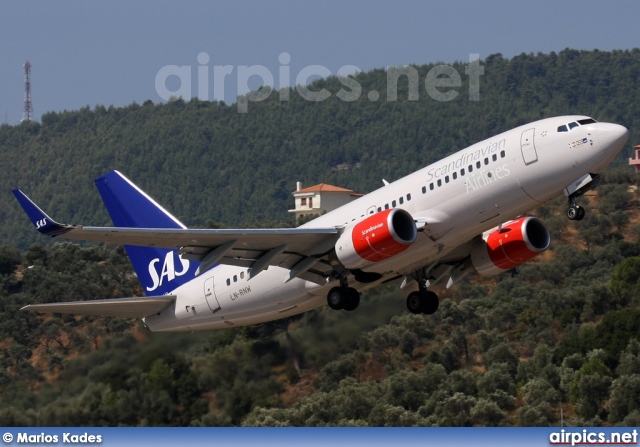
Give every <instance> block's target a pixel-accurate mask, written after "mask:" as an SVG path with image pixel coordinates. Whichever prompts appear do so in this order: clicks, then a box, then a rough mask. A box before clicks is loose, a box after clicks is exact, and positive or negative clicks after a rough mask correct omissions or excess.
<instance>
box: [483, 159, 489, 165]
mask: <svg viewBox="0 0 640 447" xmlns="http://www.w3.org/2000/svg"><path fill="white" fill-rule="evenodd" d="M484 164H485V165H488V164H489V157H487V158H485V159H484Z"/></svg>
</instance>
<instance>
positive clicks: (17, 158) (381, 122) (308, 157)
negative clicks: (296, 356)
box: [0, 49, 640, 249]
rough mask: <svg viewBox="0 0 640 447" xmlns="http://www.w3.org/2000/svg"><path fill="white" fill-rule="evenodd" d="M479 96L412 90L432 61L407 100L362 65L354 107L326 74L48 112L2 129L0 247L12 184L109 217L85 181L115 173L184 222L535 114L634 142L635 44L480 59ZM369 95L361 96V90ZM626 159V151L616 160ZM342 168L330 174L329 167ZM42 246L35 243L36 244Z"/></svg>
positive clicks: (22, 221) (338, 178) (251, 210)
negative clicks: (587, 121)
mask: <svg viewBox="0 0 640 447" xmlns="http://www.w3.org/2000/svg"><path fill="white" fill-rule="evenodd" d="M481 65H482V67H484V74H483V75H482V76H480V88H479V94H480V100H479V101H469V96H468V92H469V86H468V79H469V77H468V76H466V75H465V74H464V73H465V66H464V64H463V63H456V64H454V67H455V68H456V70H457V71H458V72H459V73H460V75H461V78H462V86H461V87H460V88H457V89H455V90H456V91H458V92H459V94H458V96H457V97H456V98H455V99H454V100H452V101H447V102H442V101H436V100H434V99H431V97H429V96H428V95H427V94H426V92H425V88H424V80H425V78H426V74H427V72H428V71H429V70H430V69H432V68H433V65H423V66H419V67H417V69H418V72H419V79H420V88H419V94H420V98H419V100H417V101H413V100H412V101H410V100H409V99H408V94H407V89H408V87H407V80H406V77H402V78H400V82H399V88H398V100H397V101H387V100H386V89H387V83H386V79H387V77H386V72H385V70H382V69H379V70H374V71H371V72H368V73H360V74H358V75H357V77H356V80H357V81H358V83H359V84H360V85H361V87H362V91H363V92H364V94H363V95H361V97H360V98H359V99H358V100H356V101H352V102H347V101H341V100H340V99H338V97H337V96H336V93H337V92H339V91H340V90H341V89H343V88H344V85H343V84H341V83H340V82H339V81H338V79H336V78H329V79H327V80H321V81H317V82H316V83H315V84H314V85H313V86H312V87H311V89H314V90H319V89H321V88H326V89H327V90H328V91H329V92H331V93H333V94H332V96H331V97H330V98H329V99H327V100H324V101H321V102H312V101H307V100H305V99H303V98H302V97H301V96H300V95H298V94H297V93H296V92H295V91H294V92H291V94H290V95H289V96H290V100H289V101H286V102H281V101H279V100H278V99H279V95H278V94H276V93H273V94H271V96H270V97H269V98H268V99H267V100H265V101H263V102H251V103H249V106H248V113H238V108H237V107H236V105H235V104H232V105H226V104H221V103H217V102H202V101H197V100H195V99H194V100H191V101H189V102H184V101H181V100H178V101H174V102H171V103H168V104H157V105H154V104H153V103H152V102H151V101H148V102H145V103H144V104H142V105H137V104H133V105H131V106H129V107H126V108H114V107H109V108H106V107H102V106H98V107H96V108H95V109H93V110H91V109H89V108H84V109H81V110H79V111H72V112H62V113H48V114H45V115H44V116H43V117H42V123H23V124H22V125H19V126H7V125H4V126H0V166H2V168H3V173H2V176H0V192H1V194H0V222H1V225H2V227H1V228H0V243H6V244H9V245H13V246H19V247H21V248H23V249H24V248H27V247H28V246H29V245H30V244H31V243H33V241H34V235H33V234H32V233H31V230H32V229H31V228H30V227H29V224H28V221H27V219H26V217H25V216H24V215H23V213H22V211H21V210H20V209H19V206H18V205H17V203H16V201H15V199H14V198H13V196H12V195H11V193H10V190H11V189H12V188H15V187H20V188H21V189H23V190H24V191H25V192H27V194H29V195H30V196H32V198H33V199H34V200H35V201H36V202H37V203H38V204H40V205H41V206H42V207H43V208H44V209H45V210H47V211H48V212H50V213H51V214H52V217H54V218H57V219H58V220H60V221H62V222H68V223H82V224H91V225H107V224H110V221H109V218H108V216H107V214H106V212H105V211H104V210H103V207H102V204H101V202H100V199H99V196H98V194H97V193H96V190H95V187H94V185H93V179H94V178H96V177H97V176H99V175H100V174H102V173H104V172H106V171H108V170H111V169H119V170H120V171H122V172H123V173H124V174H125V175H127V176H128V177H130V178H131V179H133V180H134V181H135V182H136V183H138V184H139V185H140V186H141V187H142V188H143V189H144V190H145V191H147V192H149V193H150V194H151V195H152V196H153V197H154V198H155V199H156V200H158V201H159V202H160V203H162V204H163V205H164V206H165V207H166V208H167V209H169V210H170V211H172V212H173V213H174V214H175V215H177V216H178V217H179V218H180V219H181V220H183V221H184V222H185V223H186V224H187V225H189V226H197V227H206V226H207V225H208V222H210V221H213V222H217V223H220V224H222V225H226V226H229V227H238V226H253V225H269V224H270V223H269V222H270V221H278V222H284V223H285V224H286V222H287V220H288V219H289V218H290V217H289V214H288V213H287V209H288V208H292V207H293V200H292V198H291V192H292V191H293V190H294V189H295V182H296V181H303V182H304V183H305V184H306V185H312V184H315V183H320V182H326V183H332V184H336V185H340V186H343V187H346V188H350V189H353V190H355V191H358V192H362V193H365V192H369V191H371V190H373V189H376V188H378V187H380V186H382V182H381V179H382V178H384V179H386V180H389V181H392V180H395V179H397V178H400V177H401V176H404V175H406V174H408V173H410V172H411V171H413V170H415V169H417V168H419V167H422V166H425V165H426V164H428V163H429V162H432V161H434V160H436V159H438V158H441V157H442V156H444V155H446V154H449V153H452V152H454V151H456V150H459V149H461V148H463V147H466V146H468V145H469V144H472V143H474V142H476V141H479V140H482V139H485V138H488V137H489V136H491V135H492V134H495V133H498V132H501V131H504V130H507V129H509V128H512V127H514V126H516V125H519V124H522V123H525V122H529V121H533V120H535V119H539V118H543V117H549V116H553V115H559V114H578V113H579V114H586V115H590V116H593V117H594V118H596V119H597V120H601V121H612V122H616V123H620V124H623V125H625V126H627V127H628V128H630V129H631V130H632V132H633V134H632V138H631V141H640V138H638V132H640V131H639V130H638V129H640V126H635V125H634V120H636V119H637V118H636V115H637V114H636V113H635V111H636V110H637V101H638V98H640V82H638V81H639V78H640V50H638V49H634V50H631V51H614V52H601V51H589V52H587V51H576V50H565V51H562V52H560V53H558V54H555V53H551V54H538V55H533V54H522V55H520V56H517V57H514V58H513V59H505V58H503V57H501V56H500V55H492V56H489V57H487V58H486V59H485V60H483V61H482V62H481ZM371 90H376V91H378V92H379V93H380V95H381V96H380V99H379V100H378V101H375V102H374V101H370V100H369V99H368V97H367V96H368V95H367V94H366V93H367V92H369V91H371ZM623 157H624V156H623ZM339 167H340V168H347V169H338V168H339ZM41 241H44V239H41Z"/></svg>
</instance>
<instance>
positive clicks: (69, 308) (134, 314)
mask: <svg viewBox="0 0 640 447" xmlns="http://www.w3.org/2000/svg"><path fill="white" fill-rule="evenodd" d="M175 301H176V296H175V295H164V296H146V297H132V298H115V299H108V300H91V301H75V302H64V303H49V304H30V305H28V306H24V307H23V308H22V309H20V310H30V311H33V312H49V313H60V314H75V315H97V316H106V317H122V318H144V317H147V316H149V315H155V314H158V313H160V312H162V311H163V310H165V309H166V308H167V307H169V306H171V305H172V304H173V303H174V302H175Z"/></svg>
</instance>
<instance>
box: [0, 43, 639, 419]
mask: <svg viewBox="0 0 640 447" xmlns="http://www.w3.org/2000/svg"><path fill="white" fill-rule="evenodd" d="M482 65H483V66H484V67H485V73H484V75H483V76H482V77H481V84H480V101H477V102H471V101H469V100H468V98H467V97H466V95H465V94H462V93H464V92H466V91H467V90H466V87H464V86H463V87H462V88H460V89H459V90H460V92H461V94H460V95H459V97H458V98H456V99H455V100H453V101H451V102H438V101H434V100H431V99H429V98H427V97H421V99H420V100H419V101H408V100H407V98H406V94H403V92H402V91H401V92H400V93H399V95H398V96H399V101H397V102H386V101H384V100H383V98H384V92H385V88H386V87H385V85H384V81H385V72H384V71H383V70H376V71H373V72H370V73H363V74H360V75H358V77H357V79H358V80H359V82H360V84H361V85H362V87H363V90H364V91H365V92H366V91H368V90H370V89H377V90H378V91H380V92H381V93H383V95H382V96H383V98H382V99H381V100H379V101H377V102H371V101H368V100H367V99H366V95H365V96H363V98H361V99H360V100H358V101H354V102H341V101H339V100H337V99H336V98H335V97H332V98H331V99H328V100H326V101H323V102H318V103H312V102H309V101H304V100H302V99H301V98H299V97H296V95H295V94H292V95H291V101H289V102H286V103H281V102H279V101H278V100H277V96H273V97H272V98H270V99H268V100H267V101H264V102H260V103H250V104H249V111H248V113H246V114H239V113H237V109H236V107H235V106H234V105H225V104H219V103H209V102H199V101H195V100H192V101H190V102H183V101H180V100H179V101H175V102H172V103H169V104H163V105H154V104H152V103H151V102H148V103H145V104H143V105H132V106H129V107H127V108H125V109H116V108H109V109H106V108H103V107H97V108H96V109H95V110H89V109H83V110H80V111H75V112H64V113H50V114H47V115H45V116H44V117H43V120H42V121H43V122H42V123H40V124H38V123H31V124H28V123H24V124H22V125H20V126H14V127H11V126H2V127H0V163H1V164H2V166H3V168H4V171H3V176H2V178H0V185H2V188H3V189H4V192H3V193H2V194H0V213H2V215H1V218H2V219H1V222H2V224H3V225H4V226H3V228H2V229H3V231H2V238H3V239H2V240H1V241H0V244H4V245H0V425H3V426H11V425H41V426H52V425H53V426H55V425H127V426H139V425H174V426H189V425H193V426H201V425H246V426H254V425H268V426H272V425H294V426H306V425H341V426H347V425H351V426H353V425H375V426H385V425H395V426H398V425H400V426H409V425H428V426H430V425H440V426H441V425H447V426H471V425H476V426H483V425H492V426H493V425H527V426H531V425H542V426H545V425H560V423H561V418H562V420H563V423H564V424H565V425H596V426H597V425H635V426H637V425H640V285H639V284H640V195H639V194H638V192H637V188H636V183H637V179H636V177H635V176H634V175H633V173H632V171H631V169H630V168H629V167H627V166H624V165H625V164H626V160H624V157H625V156H626V154H623V155H621V157H620V159H619V160H618V169H612V170H610V171H609V172H607V173H605V175H604V177H605V182H604V183H603V184H602V185H600V186H599V187H598V189H597V190H596V191H595V192H590V193H589V194H588V196H587V198H586V199H583V200H582V202H581V204H584V205H585V207H586V208H587V214H586V217H585V219H584V220H582V221H573V222H572V221H569V220H568V219H567V218H566V217H565V216H564V211H565V209H566V199H562V198H561V199H559V200H557V201H556V202H553V203H550V204H548V205H545V206H543V207H541V208H539V209H537V210H535V211H534V213H535V214H536V215H537V216H538V217H540V218H542V219H543V220H544V221H545V222H546V223H547V225H548V226H549V229H550V231H551V235H552V246H551V249H550V250H549V251H548V252H547V253H545V254H544V255H542V256H540V257H539V258H536V259H535V260H533V261H531V262H528V263H526V264H524V265H522V266H520V267H518V268H516V269H514V270H512V271H510V272H508V273H505V274H503V275H500V276H498V277H496V278H494V279H491V280H487V279H482V278H480V277H477V276H476V277H470V278H468V279H467V280H464V281H462V282H460V283H459V284H458V285H456V286H455V287H454V288H453V289H452V290H451V291H450V292H448V293H447V294H445V295H443V298H444V299H443V300H442V303H441V305H440V309H439V310H438V312H437V313H436V314H435V315H433V316H425V315H413V314H409V313H408V312H407V311H406V309H405V304H404V298H405V294H404V292H401V291H399V290H398V285H397V284H390V285H388V286H387V287H385V288H381V289H379V290H376V291H372V292H368V293H366V294H364V295H363V300H362V303H361V305H360V307H359V308H358V309H357V311H355V312H348V313H347V312H335V311H331V310H330V309H327V308H323V309H318V310H315V311H312V312H308V313H306V314H304V315H301V316H298V317H296V318H292V319H288V320H283V321H278V322H273V323H270V324H264V325H258V326H251V327H246V328H238V329H228V330H220V331H211V332H202V333H180V334H156V333H149V332H148V331H147V330H146V329H145V328H144V327H143V326H142V325H141V324H140V323H139V322H137V321H133V320H125V319H120V318H89V317H72V316H60V315H38V314H34V313H30V312H20V311H19V309H20V307H22V306H24V305H26V304H29V303H34V302H49V301H68V300H79V299H92V298H108V297H117V296H131V295H134V294H141V290H140V287H139V285H138V284H137V281H136V278H135V276H134V275H133V274H132V271H131V268H130V266H129V262H128V260H127V258H126V256H125V255H124V251H123V250H122V248H120V247H109V246H86V247H81V246H79V245H76V244H72V243H56V244H51V243H50V241H49V240H46V239H45V238H44V237H41V236H39V235H38V234H37V233H36V232H35V230H33V228H32V226H31V225H30V224H29V222H28V220H27V219H26V217H24V216H23V213H22V211H21V210H20V209H19V206H18V205H17V203H15V199H14V198H13V197H12V195H11V193H10V191H9V190H10V189H11V187H15V186H20V187H21V188H22V189H24V190H25V191H26V192H27V193H28V194H30V195H31V196H32V197H33V198H34V199H35V200H36V201H37V202H39V203H40V204H41V205H42V206H43V207H44V208H45V209H47V211H50V212H51V214H52V215H53V217H56V218H58V219H59V220H61V221H65V222H71V223H90V224H109V220H108V216H107V215H106V213H105V212H104V211H102V209H101V204H100V202H99V196H98V194H97V192H96V191H95V190H94V186H93V185H92V180H93V178H95V177H97V176H98V175H100V174H101V173H103V172H104V171H106V170H109V169H114V168H117V169H120V170H121V171H123V172H124V173H125V174H126V175H128V176H129V177H131V178H132V179H134V180H135V181H136V182H137V183H139V185H140V186H141V187H143V188H144V189H145V190H147V191H148V192H149V193H150V194H151V195H152V196H154V198H156V199H157V200H158V201H159V202H161V203H163V204H165V205H166V207H167V208H168V209H169V210H171V211H172V212H174V213H175V214H176V215H177V216H178V217H179V218H180V219H182V220H184V221H185V222H186V223H187V224H189V225H194V226H206V225H209V224H212V223H219V224H226V225H229V226H238V225H271V224H273V223H274V221H286V219H288V216H287V213H286V209H287V208H290V207H292V204H293V201H292V200H291V198H290V192H291V191H292V190H293V189H294V184H295V181H296V180H302V181H304V182H305V183H306V184H307V185H309V184H312V183H315V182H329V183H334V184H338V185H340V186H344V187H349V188H352V189H354V190H357V191H359V192H366V191H369V190H372V189H374V188H377V187H378V186H379V185H380V184H381V178H385V179H387V180H395V179H396V178H398V177H400V176H402V175H404V174H406V173H408V172H410V171H412V170H413V169H415V168H417V167H419V166H423V165H425V164H427V163H428V162H430V161H432V160H434V159H437V158H439V157H441V156H443V155H445V154H447V153H449V152H452V151H455V150H457V149H460V148H462V147H465V146H466V145H468V144H471V143H472V142H474V141H476V140H480V139H482V138H486V137H487V136H489V135H491V134H493V133H497V132H500V131H502V130H506V129H508V128H511V127H513V126H516V125H518V124H521V123H524V122H527V121H531V120H534V119H537V118H542V117H547V116H552V115H557V114H565V113H581V114H586V115H591V116H593V117H594V118H596V119H598V120H602V121H613V122H617V123H620V124H624V125H625V126H627V127H629V128H630V130H631V132H632V137H631V143H634V142H636V141H640V139H639V138H638V132H639V126H637V125H636V126H634V119H635V116H636V110H638V106H637V105H636V102H637V98H639V97H640V96H639V95H638V93H639V92H638V88H639V87H638V77H639V76H640V51H639V50H633V51H618V52H611V53H606V52H598V51H593V52H580V51H574V50H565V51H563V52H561V53H559V54H550V55H542V54H539V55H521V56H518V57H516V58H513V59H510V60H507V59H504V58H502V57H501V56H499V55H493V56H490V57H488V58H487V59H486V60H485V61H483V62H482ZM430 67H431V66H422V67H419V71H420V73H421V75H420V79H424V76H425V73H426V72H427V71H428V70H429V69H430ZM456 67H457V68H458V71H459V72H460V73H464V66H463V64H458V65H456ZM464 79H465V77H464V76H463V80H464ZM320 87H325V88H327V89H328V90H330V91H333V92H335V91H338V90H339V89H340V88H341V85H340V84H339V83H338V81H337V80H336V79H328V80H325V81H319V82H317V84H316V85H315V87H314V88H320ZM420 92H421V96H424V95H423V90H422V89H421V90H420ZM338 166H340V167H341V168H344V167H345V166H348V169H337V167H338ZM34 242H37V244H34ZM20 266H22V267H20Z"/></svg>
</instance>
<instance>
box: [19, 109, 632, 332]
mask: <svg viewBox="0 0 640 447" xmlns="http://www.w3.org/2000/svg"><path fill="white" fill-rule="evenodd" d="M628 137H629V132H628V130H627V129H626V128H625V127H623V126H620V125H618V124H610V123H599V122H596V121H595V120H594V119H592V118H589V117H586V116H561V117H556V118H548V119H543V120H540V121H536V122H533V123H530V124H526V125H524V126H520V127H517V128H515V129H512V130H510V131H507V132H504V133H502V134H500V135H496V136H494V137H492V138H489V139H488V140H485V141H482V142H480V143H477V144H474V145H473V146H470V147H468V148H466V149H463V150H461V151H459V152H457V153H455V154H453V155H450V156H448V157H446V158H444V159H442V160H440V161H438V162H436V163H433V164H431V165H429V166H427V167H425V168H423V169H420V170H419V171H417V172H414V173H412V174H410V175H408V176H406V177H404V178H401V179H399V180H397V181H395V182H393V183H389V184H385V186H383V187H381V188H380V189H378V190H376V191H374V192H372V193H369V194H367V195H364V196H363V197H360V198H358V199H357V200H354V201H352V202H350V203H348V204H346V205H343V206H341V207H340V208H338V209H335V210H334V211H331V212H329V213H327V214H325V215H323V216H320V217H318V218H316V219H315V220H313V221H311V222H308V223H306V224H305V225H302V226H300V227H298V228H281V229H239V230H212V229H187V228H186V227H185V226H184V225H183V224H182V223H180V222H179V221H178V220H177V219H176V218H175V217H173V216H172V215H171V214H170V213H169V212H168V211H166V210H165V209H164V208H162V207H161V206H160V205H158V204H157V203H156V202H155V201H154V200H153V199H152V198H151V197H149V196H148V195H147V194H146V193H144V192H143V191H142V190H141V189H139V188H138V187H137V186H136V185H134V184H133V183H132V182H131V181H130V180H129V179H127V178H126V177H125V176H124V175H122V174H121V173H119V172H118V171H111V172H109V173H107V174H105V175H104V176H102V177H100V178H98V179H97V180H96V185H97V187H98V190H99V192H100V194H101V196H102V199H103V201H104V203H105V206H106V207H107V210H108V211H109V214H110V216H111V219H112V220H113V223H114V225H115V226H114V227H85V226H80V225H64V224H59V223H57V222H55V221H54V220H52V219H51V218H50V217H49V216H48V215H47V214H45V213H44V212H43V211H42V210H41V209H40V208H39V207H38V206H37V205H35V203H33V202H32V201H31V200H30V199H29V198H28V197H27V196H26V195H25V194H24V193H22V192H21V191H20V190H14V194H15V196H16V197H17V199H18V201H19V202H20V204H21V205H22V207H23V208H24V210H25V211H26V213H27V215H28V216H29V218H30V219H31V221H32V223H33V224H34V225H35V227H36V228H37V229H38V231H40V232H41V233H44V234H46V235H49V236H53V237H64V238H69V239H77V240H88V241H99V242H109V243H117V244H124V246H125V248H126V250H127V253H128V255H129V257H130V259H131V262H132V264H133V266H134V268H135V270H136V273H137V275H138V278H139V280H140V282H141V284H142V287H143V288H144V290H145V293H146V294H147V295H149V296H147V297H132V298H120V299H108V300H91V301H78V302H63V303H52V304H34V305H30V306H26V307H25V308H24V309H26V310H33V311H38V312H56V313H72V314H86V315H111V316H122V317H140V318H143V319H144V322H145V324H146V326H147V327H148V328H149V329H150V330H152V331H181V330H189V331H192V330H205V329H216V328H226V327H233V326H241V325H249V324H255V323H261V322H266V321H271V320H276V319H280V318H284V317H288V316H291V315H294V314H298V313H301V312H305V311H308V310H311V309H314V308H317V307H320V306H323V305H324V304H328V306H329V307H330V308H332V309H336V310H340V309H343V310H346V311H352V310H354V309H356V307H358V304H359V302H360V292H362V291H363V290H366V289H369V288H371V287H375V286H377V285H379V284H382V283H386V282H389V281H391V280H394V279H397V280H398V282H399V283H400V284H401V286H400V287H401V288H404V289H407V290H408V291H409V290H410V291H411V292H410V293H408V297H407V300H406V304H407V308H408V309H409V311H410V312H413V313H425V314H431V313H433V312H435V311H436V310H437V308H438V303H439V300H438V296H437V295H436V293H435V292H434V290H437V288H438V287H440V288H445V287H446V288H449V287H451V285H453V284H454V283H455V282H456V281H458V280H460V279H461V278H462V277H463V276H465V275H466V274H468V273H469V272H473V271H475V272H477V273H480V274H481V275H484V276H493V275H496V274H498V273H501V272H504V271H507V270H509V269H512V268H514V267H516V266H518V265H520V264H521V263H523V262H525V261H527V260H529V259H531V258H533V257H534V256H536V255H539V254H540V253H542V252H543V251H545V250H546V249H547V248H548V247H549V243H550V235H549V231H548V230H547V228H546V226H545V225H544V223H543V222H542V221H541V220H540V219H538V218H536V217H533V216H527V215H525V213H527V212H529V211H530V210H532V209H534V208H536V207H537V206H539V205H541V204H543V203H545V202H548V201H550V200H552V199H555V198H556V197H559V196H562V195H563V194H564V195H565V196H566V197H567V198H568V208H567V216H568V217H569V219H572V220H580V219H582V218H583V217H584V213H585V212H584V208H582V207H580V206H579V205H577V204H576V198H577V197H579V196H580V195H582V194H584V192H585V191H587V190H589V189H591V188H592V187H593V186H595V184H596V183H597V180H598V179H599V177H598V176H599V173H600V172H601V171H602V170H603V169H604V168H605V167H606V166H608V165H609V163H610V162H611V161H612V160H613V159H614V158H615V156H616V155H617V154H618V152H619V151H620V149H621V148H622V147H623V146H624V144H625V142H626V141H627V139H628Z"/></svg>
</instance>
